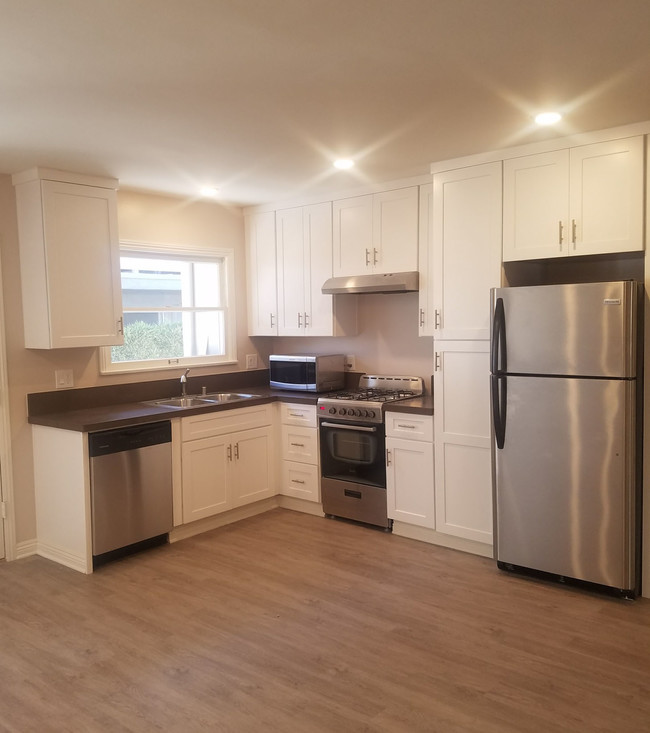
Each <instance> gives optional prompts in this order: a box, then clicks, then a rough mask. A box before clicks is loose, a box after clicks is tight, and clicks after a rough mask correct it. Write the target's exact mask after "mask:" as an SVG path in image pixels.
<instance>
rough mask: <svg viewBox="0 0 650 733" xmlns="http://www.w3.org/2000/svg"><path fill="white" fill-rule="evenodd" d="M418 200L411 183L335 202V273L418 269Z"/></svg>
mask: <svg viewBox="0 0 650 733" xmlns="http://www.w3.org/2000/svg"><path fill="white" fill-rule="evenodd" d="M418 199H419V192H418V187H417V186H410V187H407V188H399V189H395V190H393V191H383V192H381V193H376V194H372V195H367V196H354V197H353V198H347V199H339V200H337V201H334V204H333V220H334V266H333V271H334V276H336V277H343V276H347V275H365V274H369V273H390V272H410V271H414V270H417V267H418V223H419V222H418Z"/></svg>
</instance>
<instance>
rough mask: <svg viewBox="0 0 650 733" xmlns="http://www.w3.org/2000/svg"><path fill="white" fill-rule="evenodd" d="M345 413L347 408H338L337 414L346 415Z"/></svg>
mask: <svg viewBox="0 0 650 733" xmlns="http://www.w3.org/2000/svg"><path fill="white" fill-rule="evenodd" d="M346 414H347V410H346V409H345V407H341V408H340V409H339V415H346Z"/></svg>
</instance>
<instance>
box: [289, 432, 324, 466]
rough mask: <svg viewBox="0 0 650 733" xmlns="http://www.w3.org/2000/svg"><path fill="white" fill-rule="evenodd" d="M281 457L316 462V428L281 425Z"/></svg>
mask: <svg viewBox="0 0 650 733" xmlns="http://www.w3.org/2000/svg"><path fill="white" fill-rule="evenodd" d="M282 458H284V459H285V460H290V461H299V462H300V463H313V464H317V463H318V430H316V428H302V427H293V426H292V425H283V426H282Z"/></svg>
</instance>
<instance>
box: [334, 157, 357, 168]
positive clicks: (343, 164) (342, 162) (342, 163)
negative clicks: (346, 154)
mask: <svg viewBox="0 0 650 733" xmlns="http://www.w3.org/2000/svg"><path fill="white" fill-rule="evenodd" d="M353 165H354V161H353V160H350V158H339V159H338V160H335V161H334V167H335V168H339V169H340V170H342V171H346V170H348V168H352V166H353Z"/></svg>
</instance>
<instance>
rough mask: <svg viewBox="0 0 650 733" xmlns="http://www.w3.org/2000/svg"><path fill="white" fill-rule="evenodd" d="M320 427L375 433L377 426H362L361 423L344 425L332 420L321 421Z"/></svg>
mask: <svg viewBox="0 0 650 733" xmlns="http://www.w3.org/2000/svg"><path fill="white" fill-rule="evenodd" d="M321 427H323V428H336V429H337V430H356V431H358V432H361V433H376V432H377V428H370V427H368V428H367V427H364V426H363V425H345V424H340V425H339V424H338V423H334V422H322V423H321Z"/></svg>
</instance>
